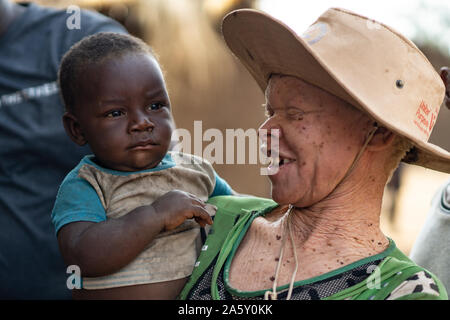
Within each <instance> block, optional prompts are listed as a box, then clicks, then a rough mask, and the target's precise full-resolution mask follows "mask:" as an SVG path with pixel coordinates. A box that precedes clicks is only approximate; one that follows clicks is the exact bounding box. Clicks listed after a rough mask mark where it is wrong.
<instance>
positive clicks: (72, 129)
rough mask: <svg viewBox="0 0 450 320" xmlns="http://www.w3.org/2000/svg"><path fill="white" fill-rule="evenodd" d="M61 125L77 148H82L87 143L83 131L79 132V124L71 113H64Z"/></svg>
mask: <svg viewBox="0 0 450 320" xmlns="http://www.w3.org/2000/svg"><path fill="white" fill-rule="evenodd" d="M63 124H64V129H65V130H66V133H67V135H68V136H69V137H70V139H71V140H72V141H73V142H75V143H76V144H78V145H79V146H84V145H85V144H86V143H87V140H86V138H85V136H84V134H83V131H82V130H81V127H80V123H79V122H78V119H77V117H75V115H74V114H73V113H70V112H69V111H67V112H66V113H64V115H63Z"/></svg>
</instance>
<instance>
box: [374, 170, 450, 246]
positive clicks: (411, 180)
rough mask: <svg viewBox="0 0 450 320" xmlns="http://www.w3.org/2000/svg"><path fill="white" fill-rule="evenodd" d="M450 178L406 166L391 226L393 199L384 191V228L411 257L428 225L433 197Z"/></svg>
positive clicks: (382, 220) (382, 223)
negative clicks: (390, 211)
mask: <svg viewBox="0 0 450 320" xmlns="http://www.w3.org/2000/svg"><path fill="white" fill-rule="evenodd" d="M449 178H450V175H448V174H445V173H440V172H438V171H433V170H429V169H425V168H422V167H418V166H412V165H405V168H404V171H403V175H402V177H401V184H400V189H399V192H398V196H397V205H396V210H395V219H394V220H393V222H392V223H391V222H390V221H389V213H388V208H389V204H390V201H391V199H392V196H391V194H390V193H389V192H388V191H387V192H385V197H384V199H383V208H382V214H381V229H382V230H383V232H384V234H385V235H386V236H388V237H390V238H392V239H393V240H394V241H395V243H396V244H397V247H398V248H399V249H400V250H402V251H403V252H404V253H405V254H409V252H410V250H411V248H412V246H413V244H414V241H415V239H416V237H417V236H418V234H419V232H420V230H421V228H422V226H423V224H424V222H425V219H426V217H427V214H428V211H429V209H430V204H431V199H432V197H433V195H434V194H435V192H436V191H437V189H438V188H439V187H440V186H441V185H442V184H443V183H445V182H446V181H447V180H448V179H449Z"/></svg>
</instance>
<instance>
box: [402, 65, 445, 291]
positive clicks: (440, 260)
mask: <svg viewBox="0 0 450 320" xmlns="http://www.w3.org/2000/svg"><path fill="white" fill-rule="evenodd" d="M441 78H442V80H443V81H444V84H445V88H446V90H445V99H444V105H445V106H446V107H447V108H448V109H449V110H450V69H449V68H448V67H443V68H441ZM444 112H445V108H444ZM447 112H448V111H447ZM449 125H450V124H449ZM449 139H450V137H449ZM410 258H411V259H412V260H414V261H415V262H416V263H418V264H420V265H422V266H423V267H425V268H427V269H429V270H430V271H431V272H433V273H434V274H436V275H437V276H438V277H439V278H440V279H441V281H442V283H443V284H444V286H445V287H446V288H447V290H448V289H449V288H450V180H449V181H447V182H446V183H444V184H443V185H442V186H441V187H440V188H439V190H438V191H437V192H436V194H435V195H434V197H433V200H432V201H431V209H430V211H429V213H428V216H427V220H426V221H425V223H424V225H423V227H422V230H421V231H420V233H419V236H418V237H417V239H416V242H415V243H414V245H413V248H412V250H411V254H410Z"/></svg>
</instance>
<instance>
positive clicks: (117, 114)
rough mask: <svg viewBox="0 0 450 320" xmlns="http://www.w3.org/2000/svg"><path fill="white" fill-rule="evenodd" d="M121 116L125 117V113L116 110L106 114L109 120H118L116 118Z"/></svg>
mask: <svg viewBox="0 0 450 320" xmlns="http://www.w3.org/2000/svg"><path fill="white" fill-rule="evenodd" d="M121 115H123V112H122V111H120V110H114V111H111V112H108V113H107V114H106V116H107V117H108V118H116V117H120V116H121Z"/></svg>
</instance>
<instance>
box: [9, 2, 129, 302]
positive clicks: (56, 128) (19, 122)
mask: <svg viewBox="0 0 450 320" xmlns="http://www.w3.org/2000/svg"><path fill="white" fill-rule="evenodd" d="M24 5H25V6H26V10H25V12H24V13H23V14H22V15H21V16H19V17H18V18H17V19H16V20H14V21H13V22H12V24H11V25H10V26H9V27H8V29H7V30H6V32H5V33H3V34H2V35H1V36H0V299H66V298H70V297H71V292H70V291H69V290H68V289H67V287H66V280H67V277H68V276H69V275H68V274H66V268H65V266H64V263H63V261H62V258H61V256H60V253H59V249H58V243H57V239H56V237H55V232H54V228H53V225H52V223H51V218H50V215H51V211H52V208H53V204H54V201H55V197H56V193H57V190H58V186H59V184H60V183H61V181H62V180H63V178H64V177H65V175H66V174H67V173H68V172H69V171H70V170H71V169H73V167H75V166H76V165H77V163H78V162H79V161H80V159H81V158H82V157H83V156H84V155H85V154H87V153H88V152H89V150H88V149H87V148H81V147H78V146H77V145H75V144H74V143H73V142H72V141H70V139H69V138H68V137H67V135H66V133H65V131H64V129H63V126H62V119H61V117H62V114H63V112H64V108H63V105H62V102H61V99H60V96H59V92H58V87H57V84H56V79H57V71H58V66H59V63H60V60H61V58H62V56H63V55H64V53H65V52H66V51H67V50H68V49H69V48H70V47H71V46H72V45H73V44H74V43H76V42H77V41H79V40H81V39H82V38H83V37H85V36H86V35H89V34H93V33H96V32H100V31H112V32H121V33H125V32H126V31H125V30H124V29H123V28H122V27H121V26H120V25H119V24H118V23H116V22H114V21H113V20H111V19H109V18H106V17H104V16H102V15H100V14H98V13H94V12H91V11H81V16H80V20H79V21H80V25H79V26H80V28H79V29H72V30H69V28H68V27H67V24H66V21H67V19H68V18H69V17H71V15H73V12H72V13H67V12H66V11H65V10H55V9H52V8H45V7H40V6H37V5H35V4H24ZM71 21H72V22H73V20H71Z"/></svg>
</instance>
